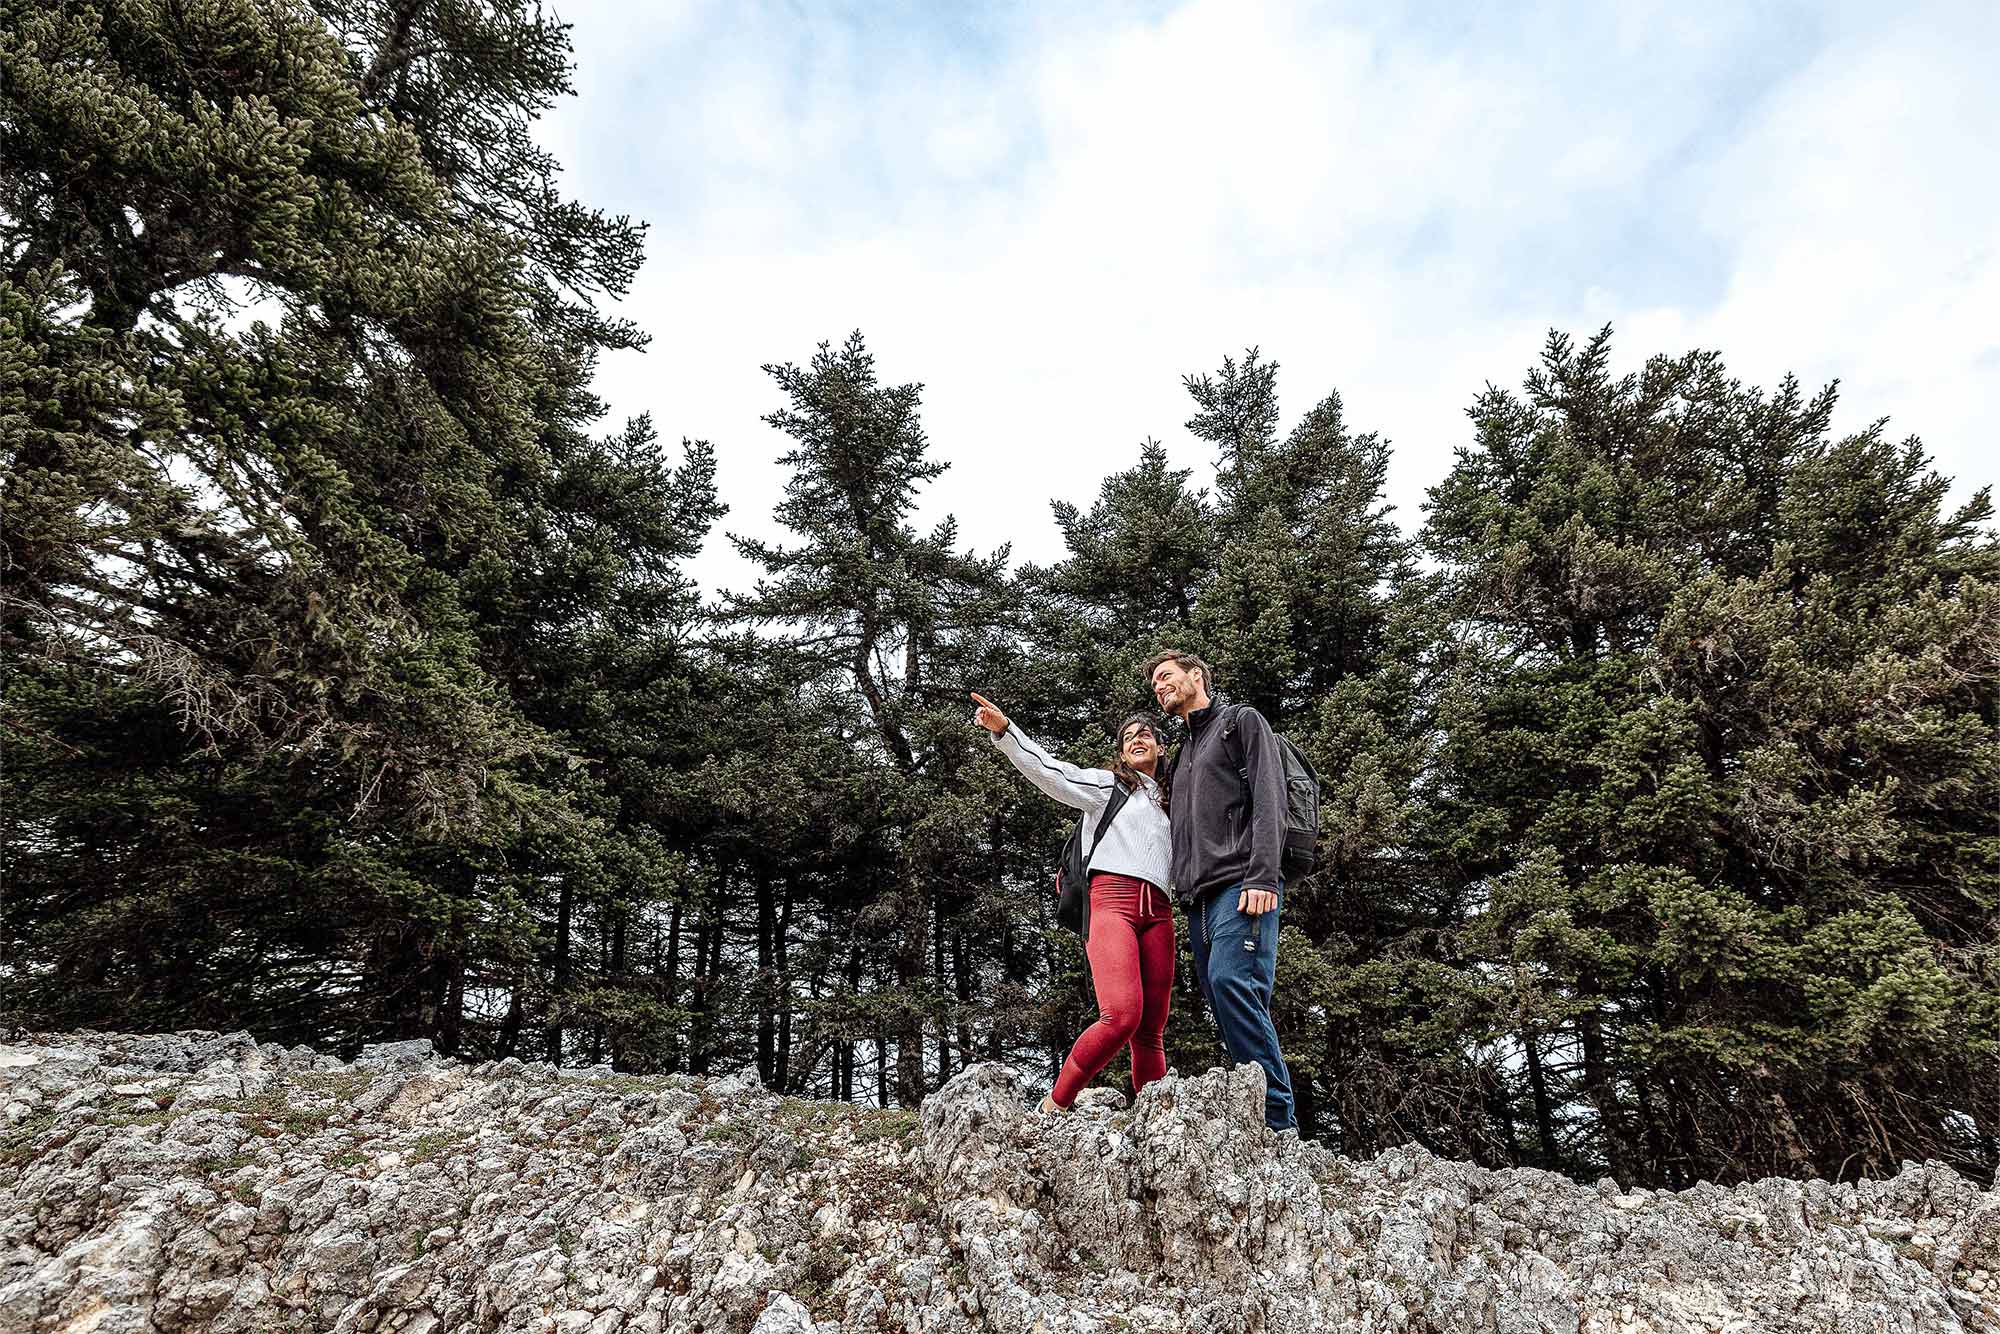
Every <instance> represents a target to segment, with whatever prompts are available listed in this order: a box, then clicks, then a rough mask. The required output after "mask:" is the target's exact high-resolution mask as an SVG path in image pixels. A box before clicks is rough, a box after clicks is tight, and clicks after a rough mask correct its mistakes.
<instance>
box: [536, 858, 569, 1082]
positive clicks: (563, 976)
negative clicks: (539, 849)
mask: <svg viewBox="0 0 2000 1334" xmlns="http://www.w3.org/2000/svg"><path fill="white" fill-rule="evenodd" d="M575 907H576V891H575V888H574V887H573V886H572V884H571V882H570V878H569V876H567V875H565V876H563V878H562V888H561V890H560V891H558V893H557V895H556V939H555V960H554V967H553V968H552V969H551V970H550V971H551V974H552V982H551V985H550V987H549V1024H548V1029H547V1031H546V1033H545V1034H544V1040H543V1050H544V1052H545V1053H546V1058H547V1060H548V1061H549V1063H550V1064H551V1065H561V1064H562V1055H563V1013H562V1008H563V1003H564V1000H565V999H566V993H567V992H568V991H569V926H570V915H571V914H572V913H573V912H574V911H575Z"/></svg>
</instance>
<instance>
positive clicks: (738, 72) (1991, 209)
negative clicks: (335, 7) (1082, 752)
mask: <svg viewBox="0 0 2000 1334" xmlns="http://www.w3.org/2000/svg"><path fill="white" fill-rule="evenodd" d="M555 8H556V12H557V13H559V14H560V15H561V16H562V17H563V18H564V19H565V20H567V21H569V22H570V23H572V24H573V25H574V28H573V34H572V35H573V38H574V41H575V47H576V62H577V72H576V82H577V87H578V95H577V96H576V97H575V98H572V99H568V100H566V101H564V102H563V103H562V104H561V105H560V106H559V107H558V108H557V109H556V110H555V111H554V112H553V113H551V115H550V116H549V117H548V118H547V119H546V120H545V121H544V123H543V125H542V127H541V133H542V135H543V139H544V142H545V143H547V144H548V145H549V146H550V147H551V148H552V149H553V150H554V151H555V152H556V154H557V155H558V157H559V158H560V159H561V160H562V162H563V163H564V164H565V168H566V175H565V184H566V188H567V189H568V190H569V192H571V193H572V194H573V195H575V196H576V197H578V198H580V199H582V200H583V201H585V202H587V203H589V204H591V205H593V206H596V207H600V208H604V209H607V210H610V211H612V212H617V213H627V214H630V215H632V216H633V217H635V218H639V219H643V220H645V221H646V222H647V223H648V224H649V231H648V235H647V256H648V258H647V261H646V265H645V267H644V269H643V270H642V271H641V273H640V275H639V277H638V279H637V281H636V282H635V283H634V285H633V288H632V290H631V292H630V293H629V295H628V296H627V298H626V299H625V300H624V301H622V302H621V303H619V304H618V306H617V309H618V310H619V311H620V313H622V314H624V315H626V316H628V317H630V318H632V319H634V320H636V321H637V322H638V323H639V324H640V325H641V327H643V328H644V329H646V330H647V331H648V332H650V334H651V335H652V343H651V345H650V347H649V348H648V349H647V350H646V351H645V352H644V353H620V354H617V355H615V356H612V357H609V358H607V359H606V361H605V363H604V365H603V367H602V370H601V374H600V378H599V382H598V388H599V392H600V393H601V394H602V395H603V396H604V397H605V399H606V400H607V402H608V404H609V405H610V408H611V416H612V419H613V420H612V421H611V422H608V423H607V426H609V425H615V424H616V422H618V421H622V420H623V419H624V418H626V417H629V416H633V415H636V414H638V413H641V412H645V413H650V414H651V415H652V417H653V420H654V422H655V424H656V426H657V427H658V429H659V431H660V433H661V435H662V437H663V439H665V440H666V441H668V442H669V443H670V444H672V445H673V446H674V447H675V448H676V449H677V448H678V442H679V441H680V440H681V439H682V438H683V437H686V438H695V439H707V440H709V441H711V442H713V443H714V445H715V446H716V448H717V452H718V456H719V468H720V486H721V489H722V493H723V498H724V499H725V500H726V501H727V502H728V504H729V505H730V507H731V512H730V514H729V516H728V517H727V518H726V519H725V520H724V522H723V523H722V525H721V526H720V528H719V529H718V531H717V533H716V534H715V535H714V536H712V538H711V540H710V542H709V544H708V546H707V548H706V549H705V550H704V552H703V554H702V555H701V556H700V557H699V558H698V560H697V561H696V563H695V566H694V573H695V574H696V575H697V577H698V578H699V579H700V580H701V581H702V582H703V583H704V584H705V585H707V586H709V587H711V588H722V587H730V588H748V587H749V586H750V584H751V583H752V582H753V580H754V577H755V570H754V569H753V568H752V567H750V566H748V565H747V564H746V563H744V562H743V561H741V560H740V559H739V558H738V557H737V556H736V555H735V554H734V552H733V550H732V549H731V548H730V546H729V544H728V542H727V540H726V537H725V536H724V534H726V533H728V532H738V533H745V534H755V535H759V536H774V535H781V534H780V530H778V529H776V528H775V527H774V525H773V523H772V520H771V510H772V506H773V505H774V504H775V503H776V501H777V500H778V498H779V496H780V494H781V489H782V487H783V484H784V480H785V473H784V470H783V469H782V468H781V467H780V466H779V465H778V463H777V459H778V456H779V455H780V454H782V453H783V452H784V451H785V449H786V447H787V442H786V440H785V438H784V437H783V436H781V435H780V434H779V433H777V432H776V431H774V430H773V429H772V428H770V427H768V426H766V425H765V424H764V423H763V421H762V420H761V419H762V417H763V416H764V414H766V413H768V412H770V411H772V410H773V409H774V408H776V407H778V406H779V398H778V394H777V391H776V387H775V385H774V384H773V383H772V382H771V380H770V378H769V377H768V376H767V375H766V374H765V373H764V372H763V371H762V370H761V367H762V365H763V364H765V363H767V362H786V361H790V362H799V363H803V362H805V361H807V360H808V359H810V357H811V356H812V354H813V351H814V349H815V348H816V347H817V345H818V344H819V343H821V342H825V341H832V342H835V343H837V342H839V341H840V340H841V339H843V338H845V337H846V335H847V334H848V333H849V332H850V331H852V330H854V329H860V330H861V331H862V332H863V334H864V335H865V336H866V338H867V340H868V344H869V347H870V350H871V351H872V352H873V353H874V354H875V357H876V366H877V371H878V373H879V374H880V376H881V377H882V379H883V380H884V381H885V382H891V383H904V382H909V381H918V382H921V383H922V384H923V385H924V386H925V388H924V400H923V402H924V406H923V416H924V423H925V427H926V430H927V433H928V435H929V438H930V440H931V447H932V450H933V454H934V456H935V457H938V458H941V459H943V460H946V461H948V462H949V464H950V469H949V471H948V472H946V474H945V475H944V476H943V477H942V478H940V479H939V480H938V481H936V482H935V483H933V484H931V486H930V487H929V489H928V490H927V492H926V494H925V496H924V499H923V503H922V506H921V509H920V511H919V515H918V517H919V520H920V521H922V522H925V523H930V522H935V521H936V520H937V519H939V518H941V517H943V516H944V515H945V514H947V513H950V514H954V515H956V516H957V518H958V521H959V533H960V541H961V543H962V544H963V545H965V546H969V547H971V548H973V549H975V550H978V551H981V552H985V551H989V550H991V549H993V548H995V547H998V546H1000V545H1001V544H1003V543H1004V544H1011V548H1012V551H1013V555H1014V557H1015V560H1016V561H1017V562H1019V561H1025V560H1032V561H1037V562H1048V561H1053V560H1056V559H1059V558H1060V557H1061V555H1062V554H1063V549H1062V543H1061V538H1060V535H1059V534H1058V532H1057V529H1056V526H1055V523H1054V520H1053V517H1052V516H1051V513H1050V509H1049V502H1050V501H1051V500H1067V501H1070V502H1072V503H1075V504H1078V505H1088V504H1089V502H1090V501H1091V500H1092V499H1093V498H1094V497H1095V495H1096V494H1097V489H1098V486H1099V484H1100V482H1101V481H1102V479H1103V478H1104V477H1105V476H1106V475H1107V474H1109V473H1111V472H1114V471H1117V470H1119V469H1121V468H1125V467H1128V466H1130V465H1131V463H1132V462H1133V461H1134V460H1135V459H1136V458H1137V456H1138V451H1139V446H1140V444H1141V442H1142V441H1144V440H1145V439H1146V438H1148V437H1153V438H1157V439H1159V440H1160V441H1161V442H1162V443H1163V444H1164V445H1165V446H1166V448H1167V451H1168V454H1169V456H1170V457H1171V458H1172V459H1173V460H1174V462H1175V463H1176V464H1177V465H1178V466H1182V467H1190V468H1193V469H1194V470H1195V477H1196V479H1197V480H1198V481H1206V480H1207V479H1208V478H1210V477H1212V475H1213V466H1212V465H1213V458H1212V452H1211V449H1210V447H1209V446H1207V445H1206V444H1204V443H1202V442H1199V441H1196V440H1194V439H1193V438H1192V437H1191V436H1189V434H1188V433H1187V431H1186V429H1185V426H1184V423H1185V422H1186V420H1187V418H1188V417H1189V416H1190V415H1191V413H1192V410H1193V409H1192V403H1191V401H1190V399H1189V398H1188V396H1187V393H1186V390H1185V388H1184V387H1183V385H1182V383H1181V377H1182V376H1183V375H1185V374H1189V373H1200V372H1203V371H1210V370H1213V369H1215V368H1216V367H1218V366H1219V365H1220V363H1221V361H1222V359H1223V357H1224V356H1227V355H1239V356H1240V355H1241V353H1242V352H1243V350H1244V349H1246V348H1248V347H1252V346H1255V347H1258V348H1260V349H1261V351H1262V353H1263V355H1264V356H1265V357H1267V358H1269V359H1272V360H1275V361H1277V362H1278V363H1279V364H1280V367H1281V369H1280V371H1279V389H1280V393H1281V402H1282V406H1283V410H1284V420H1283V422H1282V427H1283V428H1284V429H1289V426H1290V424H1291V423H1292V422H1293V421H1295V420H1296V419H1297V418H1298V417H1299V416H1300V415H1301V414H1303V413H1304V412H1305V410H1306V409H1307V408H1309V407H1311V406H1312V404H1313V403H1315V402H1317V401H1318V400H1320V399H1321V398H1323V397H1324V396H1325V395H1326V394H1327V393H1328V392H1330V391H1335V390H1337V391H1338V392H1339V393H1340V395H1341V397H1342V399H1343V401H1344V402H1345V405H1346V410H1347V421H1348V423H1349V426H1350V427H1351V428H1352V429H1354V430H1356V431H1371V430H1372V431H1378V432H1380V433H1382V434H1383V435H1384V436H1385V437H1386V438H1388V439H1389V440H1390V441H1391V442H1392V443H1393V446H1394V455H1393V462H1392V470H1391V474H1390V482H1389V496H1388V499H1389V500H1390V502H1391V503H1392V504H1393V505H1394V506H1395V507H1396V514H1397V518H1398V520H1399V521H1400V522H1401V523H1403V525H1404V526H1405V528H1406V529H1407V530H1411V531H1414V529H1415V528H1416V527H1417V526H1418V525H1420V524H1421V522H1422V505H1423V501H1424V496H1425V492H1426V489H1427V488H1428V487H1430V486H1432V485H1433V484H1435V483H1436V482H1437V481H1439V480H1440V479H1441V478H1442V477H1443V476H1444V475H1445V473H1446V472H1447V471H1448V470H1449V469H1450V467H1451V464H1452V460H1453V454H1454V450H1456V449H1458V448H1461V447H1463V446H1465V445H1466V444H1467V443H1468V442H1469V436H1470V430H1469V423H1468V422H1467V420H1466V416H1465V410H1466V408H1467V407H1468V406H1469V405H1470V404H1471V402H1472V401H1473V398H1474V396H1475V395H1476V394H1477V393H1478V392H1479V391H1480V390H1481V389H1482V388H1483V387H1484V386H1485V385H1487V384H1488V383H1494V384H1500V385H1504V386H1516V385H1518V384H1519V383H1520V381H1521V379H1522V377H1523V376H1524V375H1525V374H1526V373H1527V371H1528V370H1529V369H1530V367H1531V366H1532V365H1533V364H1534V362H1535V360H1536V358H1537V356H1538V354H1539V352H1540V349H1541V347H1542V344H1543V341H1544V338H1545V337H1546V335H1547V333H1548V331H1549V330H1551V329H1560V330H1563V331H1565V332H1568V333H1571V334H1573V335H1576V336H1578V337H1579V338H1581V337H1583V336H1585V335H1587V334H1589V333H1591V332H1593V331H1595V330H1596V329H1598V328H1600V327H1602V326H1603V325H1606V324H1610V325H1612V326H1613V327H1614V330H1615V343H1614V347H1615V351H1616V359H1617V364H1618V366H1619V368H1620V369H1628V370H1630V369H1637V368H1638V367H1639V366H1640V365H1641V364H1642V363H1643V361H1644V360H1645V358H1646V357H1648V356H1650V355H1654V354H1659V353H1667V354H1679V353H1682V352H1686V351H1689V350H1692V349H1695V348H1706V349H1715V350H1717V351H1719V352H1721V353H1722V355H1723V357H1724V359H1725V361H1726V363H1727V364H1728V366H1729V367H1730V370H1731V372H1732V373H1733V374H1734V375H1736V376H1737V377H1739V378H1740V379H1742V380H1743V381H1745V382H1746V383H1750V384H1756V385H1762V386H1767V387H1768V386H1771V385H1773V384H1775V383H1776V381H1777V380H1778V379H1779V377H1781V376H1782V375H1784V374H1786V373H1787V372H1790V373H1793V374H1796V375H1797V376H1798V377H1799V378H1800V379H1801V380H1802V381H1804V382H1805V383H1806V385H1807V387H1808V388H1814V387H1817V386H1819V385H1821V384H1824V383H1826V382H1827V381H1829V380H1834V379H1838V380H1839V381H1840V383H1841V407H1840V410H1839V412H1838V413H1837V415H1836V417H1835V428H1836V430H1838V431H1841V432H1847V431H1853V430H1858V429H1861V428H1862V427H1864V426H1866V425H1867V424H1868V423H1869V422H1871V421H1873V420H1876V419H1878V418H1887V419H1888V423H1889V431H1890V433H1891V434H1892V435H1893V436H1895V437H1898V438H1901V437H1904V436H1908V435H1916V436H1918V437H1920V438H1921V439H1922V440H1923V442H1924V444H1925V447H1926V448H1927V449H1928V450H1929V451H1930V453H1931V454H1932V455H1933V456H1934V458H1935V460H1936V466H1937V468H1938V469H1939V470H1940V471H1941V472H1943V473H1945V474H1946V475H1948V476H1951V477H1952V478H1954V479H1955V481H1956V485H1955V487H1954V490H1953V498H1954V500H1956V501H1962V500H1964V499H1966V498H1969V496H1970V495H1971V494H1972V492H1973V491H1974V490H1975V489H1976V488H1978V487H1980V486H1985V485H1989V484H1991V483H1992V482H1993V481H1994V480H1995V478H1996V474H2000V466H1996V464H1995V459H1996V457H2000V450H1996V448H1995V445H1996V443H2000V442H1997V441H1996V440H1995V439H1994V431H1993V428H1992V427H1991V425H1990V424H1989V419H1988V417H1987V415H1986V413H1985V412H1984V411H1983V409H1984V408H1985V407H1986V400H1987V399H1989V398H1991V397H1992V396H1993V391H1994V390H1995V388H1996V387H2000V318H1996V312H2000V132H1996V130H1995V128H1994V127H1996V126H2000V79H1995V78H1994V77H1992V70H1994V69H1995V68H2000V5H1995V4H1993V3H1991V2H1990V0H1968V2H1967V3H1960V4H1952V3H1938V4H1922V3H1913V4H1912V3H1906V4H1895V5H1889V4H1882V3H1874V4H1868V5H1859V4H1857V5H1843V4H1755V5H1752V4H1737V5H1689V4H1686V3H1684V0H1677V2H1675V3H1663V4H1650V3H1633V4H1623V5H1607V4H1575V5H1533V4H1507V5H1500V4H1472V3H1457V4H1431V5H1422V6H1419V5H1409V6H1397V5H1387V6H1385V5H1368V6H1359V5H1357V6H1352V7H1349V6H1341V5H1289V4H1262V3H1256V0H1226V2H1223V0H1189V2H1188V3H1181V4H1171V3H1143V4H1141V3H1134V4H1117V3H1112V4H1088V3H1049V4H1040V3H1034V2H1033V0H1022V2H1020V3H1013V4H1006V5H989V6H972V5H962V4H960V5H939V4H907V5H902V4H876V5H858V4H856V5H825V4H817V3H805V2H803V0H800V2H798V3H778V4H766V3H757V2H756V0H730V3H726V4H724V3H712V2H711V0H666V2H664V3H643V4H635V3H632V0H568V3H562V0H557V3H556V6H555Z"/></svg>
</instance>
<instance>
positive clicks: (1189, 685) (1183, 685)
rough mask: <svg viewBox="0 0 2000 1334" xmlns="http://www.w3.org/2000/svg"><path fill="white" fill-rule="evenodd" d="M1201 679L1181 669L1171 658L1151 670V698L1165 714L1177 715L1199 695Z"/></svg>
mask: <svg viewBox="0 0 2000 1334" xmlns="http://www.w3.org/2000/svg"><path fill="white" fill-rule="evenodd" d="M1200 688H1201V678H1200V677H1199V676H1197V675H1195V674H1194V673H1192V672H1188V671H1185V670H1183V669H1182V667H1181V665H1180V664H1179V663H1177V662H1175V661H1174V660H1173V659H1172V658H1169V659H1167V660H1166V661H1165V662H1163V663H1161V664H1160V665H1159V666H1157V667H1155V668H1154V669H1153V698H1154V699H1156V700H1158V701H1159V702H1160V708H1161V709H1163V710H1164V711H1166V712H1167V713H1173V714H1178V713H1180V712H1182V711H1183V710H1185V709H1186V708H1187V706H1188V704H1189V703H1190V702H1191V701H1193V700H1194V699H1195V698H1197V697H1198V696H1199V694H1200Z"/></svg>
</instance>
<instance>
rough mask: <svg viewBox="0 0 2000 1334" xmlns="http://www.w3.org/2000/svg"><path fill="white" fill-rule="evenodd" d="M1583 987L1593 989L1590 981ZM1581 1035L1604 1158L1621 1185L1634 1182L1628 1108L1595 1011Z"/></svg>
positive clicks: (1584, 1019) (1587, 1089) (1583, 1021)
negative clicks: (1613, 1073)
mask: <svg viewBox="0 0 2000 1334" xmlns="http://www.w3.org/2000/svg"><path fill="white" fill-rule="evenodd" d="M1583 989H1584V990H1585V991H1586V992H1588V991H1590V990H1592V988H1591V986H1590V984H1589V983H1588V982H1585V983H1583ZM1576 1031H1577V1037H1578V1039H1579V1040H1580V1041H1581V1043H1582V1046H1583V1091H1584V1096H1585V1097H1587V1098H1589V1099H1590V1105H1591V1106H1592V1107H1593V1108H1595V1109H1596V1111H1597V1125H1598V1129H1599V1132H1600V1133H1601V1134H1602V1135H1603V1136H1604V1160H1605V1165H1606V1166H1607V1167H1608V1168H1610V1170H1611V1175H1612V1176H1613V1177H1615V1178H1617V1180H1618V1183H1619V1184H1620V1185H1621V1186H1629V1185H1631V1184H1633V1182H1634V1181H1636V1180H1637V1178H1636V1177H1635V1176H1634V1175H1633V1162H1632V1146H1631V1143H1630V1142H1629V1140H1628V1139H1627V1136H1626V1126H1625V1109H1624V1107H1623V1106H1622V1105H1620V1103H1619V1101H1618V1094H1617V1091H1616V1090H1615V1089H1614V1088H1613V1087H1612V1083H1611V1079H1612V1076H1611V1062H1610V1060H1609V1059H1608V1058H1607V1056H1606V1053H1605V1049H1604V1030H1603V1028H1602V1027H1601V1026H1600V1024H1599V1022H1598V1017H1597V1013H1596V1011H1595V1010H1591V1011H1587V1012H1585V1013H1584V1014H1583V1015H1581V1016H1580V1017H1579V1018H1578V1019H1577V1022H1576Z"/></svg>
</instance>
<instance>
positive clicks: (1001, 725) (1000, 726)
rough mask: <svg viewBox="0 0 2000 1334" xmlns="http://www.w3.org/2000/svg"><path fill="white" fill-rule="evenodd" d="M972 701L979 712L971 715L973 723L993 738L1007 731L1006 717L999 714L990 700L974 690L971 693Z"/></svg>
mask: <svg viewBox="0 0 2000 1334" xmlns="http://www.w3.org/2000/svg"><path fill="white" fill-rule="evenodd" d="M972 699H973V702H974V703H976V704H977V705H979V712H978V713H975V714H974V715H972V721H973V722H975V723H978V724H979V725H980V726H981V727H983V728H985V729H986V730H987V731H989V732H991V733H992V734H993V735H994V736H999V735H1000V734H1001V733H1002V732H1004V731H1006V730H1007V715H1006V714H1004V713H1002V712H1000V710H999V708H998V707H997V706H996V705H995V704H994V703H993V701H992V700H990V699H988V698H986V696H984V695H982V694H980V693H979V692H978V691H976V690H975V691H973V692H972Z"/></svg>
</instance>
